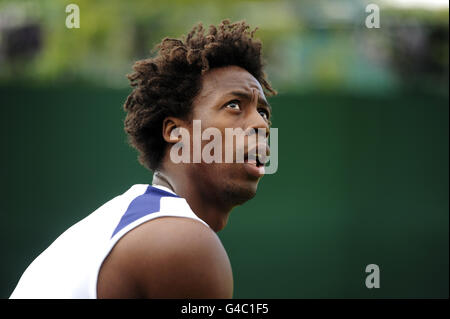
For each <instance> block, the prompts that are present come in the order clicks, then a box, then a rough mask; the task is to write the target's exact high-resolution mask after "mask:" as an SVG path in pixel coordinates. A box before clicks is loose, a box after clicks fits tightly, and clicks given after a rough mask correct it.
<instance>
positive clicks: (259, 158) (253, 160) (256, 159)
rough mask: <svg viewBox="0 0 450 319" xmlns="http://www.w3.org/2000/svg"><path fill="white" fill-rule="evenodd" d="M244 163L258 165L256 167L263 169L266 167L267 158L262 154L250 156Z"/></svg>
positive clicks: (247, 156) (246, 157)
mask: <svg viewBox="0 0 450 319" xmlns="http://www.w3.org/2000/svg"><path fill="white" fill-rule="evenodd" d="M244 162H245V163H248V164H253V165H256V167H261V166H264V162H265V156H263V155H261V154H249V155H246V156H245V158H244Z"/></svg>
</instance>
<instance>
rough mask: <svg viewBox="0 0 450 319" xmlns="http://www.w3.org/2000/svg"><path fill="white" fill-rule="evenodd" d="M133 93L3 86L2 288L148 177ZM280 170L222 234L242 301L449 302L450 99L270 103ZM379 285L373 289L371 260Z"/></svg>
mask: <svg viewBox="0 0 450 319" xmlns="http://www.w3.org/2000/svg"><path fill="white" fill-rule="evenodd" d="M127 94H128V90H112V89H100V88H92V87H91V88H87V87H81V86H80V87H73V86H71V87H65V88H61V87H54V88H51V87H35V88H31V87H28V88H27V87H24V86H12V85H10V86H7V87H5V86H4V87H0V101H1V103H2V108H1V111H2V115H1V120H0V121H1V123H0V129H1V143H2V156H1V160H0V161H1V162H0V163H1V181H2V183H1V193H2V201H1V204H0V214H1V216H0V221H1V223H0V236H1V237H0V243H1V252H2V254H1V256H2V257H1V264H0V297H3V298H6V297H9V295H10V293H11V292H12V290H13V288H14V287H15V285H16V283H17V281H18V279H19V277H20V275H21V274H22V272H23V271H24V270H25V268H26V267H27V266H28V264H29V263H30V262H31V261H32V260H33V259H34V258H35V257H36V256H37V255H38V254H39V253H40V252H41V251H43V250H44V249H45V248H46V247H47V246H48V245H49V244H50V243H51V242H52V241H53V240H54V239H55V238H56V237H57V236H58V235H59V234H60V233H62V232H63V231H64V230H66V229H67V228H68V227H69V226H71V225H72V224H74V223H75V222H77V221H78V220H80V219H82V218H83V217H85V216H86V215H88V214H90V213H91V212H92V211H94V210H95V209H96V208H97V207H99V206H100V205H102V204H103V203H104V202H106V201H108V200H109V199H111V198H112V197H114V196H116V195H118V194H120V193H122V192H124V191H125V190H126V189H127V188H128V187H129V186H130V185H131V184H135V183H150V182H151V174H150V172H147V171H146V170H145V169H144V168H142V167H141V166H140V165H139V164H138V163H137V160H136V153H135V152H134V151H133V150H132V149H131V148H130V147H129V146H128V145H127V144H126V137H125V134H124V133H123V129H122V121H123V117H124V113H123V112H122V109H121V105H122V103H123V101H124V99H125V97H126V96H127ZM271 103H272V105H273V108H274V125H273V126H274V127H277V128H279V138H280V141H279V171H278V172H277V173H276V174H275V175H271V176H265V177H264V178H263V180H262V182H261V183H260V188H259V192H258V194H257V196H256V197H255V199H253V200H251V201H250V202H248V203H247V204H245V205H244V206H242V207H239V208H237V209H235V211H233V212H232V214H231V216H230V220H229V224H228V226H227V227H226V228H225V230H223V231H222V232H221V233H219V235H220V237H221V238H222V240H223V243H224V246H225V248H226V249H227V251H228V253H229V256H230V259H231V263H232V267H233V271H234V278H235V297H236V298H281V297H284V298H323V297H330V298H350V297H352V298H381V297H384V298H399V297H401V298H408V297H413V298H417V297H445V298H447V297H448V294H449V291H448V282H449V278H448V269H449V258H448V253H449V247H448V243H449V241H448V239H449V238H448V228H449V213H448V212H449V207H448V206H449V201H448V177H449V172H448V163H449V161H448V160H449V158H448V142H449V141H448V136H449V135H448V97H438V96H432V95H426V94H419V93H416V94H411V92H405V93H403V94H401V93H399V94H394V95H391V96H384V97H383V96H367V95H359V96H357V95H355V96H352V95H349V94H347V95H343V94H333V93H328V94H325V93H320V94H319V93H310V94H304V95H281V96H279V97H276V98H273V99H272V100H271ZM371 263H375V264H378V265H379V266H380V269H381V288H380V289H372V290H369V289H367V288H366V287H365V284H364V283H365V277H366V275H367V274H366V273H365V271H364V270H365V267H366V265H368V264H371Z"/></svg>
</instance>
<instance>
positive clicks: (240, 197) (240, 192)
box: [223, 182, 258, 206]
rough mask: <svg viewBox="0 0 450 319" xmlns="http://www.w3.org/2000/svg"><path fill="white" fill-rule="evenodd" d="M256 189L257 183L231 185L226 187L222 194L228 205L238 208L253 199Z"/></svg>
mask: <svg viewBox="0 0 450 319" xmlns="http://www.w3.org/2000/svg"><path fill="white" fill-rule="evenodd" d="M257 188H258V183H257V182H251V183H250V182H247V183H245V184H244V183H243V184H241V183H232V184H228V185H226V186H225V189H224V190H223V192H224V194H225V196H226V200H227V202H228V203H230V204H232V205H233V206H238V205H242V204H244V203H245V202H247V201H249V200H250V199H252V198H253V197H255V195H256V190H257Z"/></svg>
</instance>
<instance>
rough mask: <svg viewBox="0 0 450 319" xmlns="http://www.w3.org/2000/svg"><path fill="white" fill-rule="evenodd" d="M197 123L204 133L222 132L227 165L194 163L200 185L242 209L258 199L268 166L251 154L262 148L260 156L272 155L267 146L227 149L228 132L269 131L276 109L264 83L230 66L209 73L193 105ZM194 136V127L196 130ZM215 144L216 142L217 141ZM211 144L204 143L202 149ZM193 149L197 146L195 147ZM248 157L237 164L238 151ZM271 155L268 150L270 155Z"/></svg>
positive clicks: (250, 143) (244, 143)
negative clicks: (210, 130)
mask: <svg viewBox="0 0 450 319" xmlns="http://www.w3.org/2000/svg"><path fill="white" fill-rule="evenodd" d="M192 112H193V113H192V115H193V116H192V119H193V120H200V121H201V130H202V132H203V131H204V130H205V129H207V128H209V127H214V128H217V129H218V130H219V131H220V132H221V138H222V143H221V144H222V162H221V163H215V162H213V163H209V164H208V163H205V162H204V161H203V159H202V162H201V163H193V164H190V165H191V167H190V168H191V169H190V170H189V171H190V174H191V176H192V178H193V179H192V180H193V181H194V182H195V183H202V185H201V186H202V187H205V189H207V190H209V191H210V193H211V195H212V196H219V197H221V200H226V201H229V203H231V204H235V205H238V204H242V203H244V202H245V201H247V200H249V199H251V198H252V197H253V196H255V194H256V189H257V186H258V182H259V180H260V178H261V177H262V175H263V171H264V169H263V167H264V166H263V165H262V166H261V164H260V163H259V162H257V161H255V160H254V159H253V158H252V157H251V156H250V159H248V158H247V155H248V154H251V153H252V150H253V149H255V148H256V147H257V143H258V144H259V145H258V146H259V150H258V151H259V152H258V153H261V152H263V153H264V154H263V155H265V154H266V149H265V147H266V146H267V144H266V141H264V140H262V141H261V139H258V140H256V138H255V137H256V135H254V136H253V137H254V138H253V139H250V138H248V136H246V137H245V138H241V139H238V138H234V139H235V143H234V147H229V145H230V144H227V145H228V146H226V140H225V135H226V128H228V129H242V131H244V132H249V130H251V129H254V130H257V129H265V130H266V132H267V134H268V132H269V119H270V112H271V110H270V107H269V105H268V103H267V101H266V98H265V96H264V92H263V90H262V87H261V85H260V83H259V82H258V81H257V80H256V79H255V77H253V76H252V75H251V74H250V73H249V72H247V71H246V70H245V69H243V68H240V67H237V66H227V67H221V68H215V69H212V70H209V71H208V72H206V73H205V74H204V75H203V76H202V89H201V91H200V92H199V94H198V95H197V97H196V99H195V100H194V103H193V109H192ZM190 131H191V136H193V134H192V127H191V128H190ZM211 140H212V137H211ZM211 140H205V141H202V149H203V148H204V146H205V145H206V144H208V143H209V142H210V141H211ZM191 145H192V143H191ZM238 150H240V151H241V152H242V153H243V154H244V160H245V162H244V163H242V162H241V163H237V157H236V152H237V151H238ZM230 151H231V152H232V153H233V159H234V160H233V163H226V162H225V153H226V152H230ZM267 151H268V150H267Z"/></svg>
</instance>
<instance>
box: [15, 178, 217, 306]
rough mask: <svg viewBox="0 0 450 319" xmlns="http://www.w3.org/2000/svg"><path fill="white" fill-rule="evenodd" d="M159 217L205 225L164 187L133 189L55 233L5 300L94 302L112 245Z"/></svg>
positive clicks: (137, 186) (182, 200)
mask: <svg viewBox="0 0 450 319" xmlns="http://www.w3.org/2000/svg"><path fill="white" fill-rule="evenodd" d="M163 216H176V217H187V218H193V219H196V220H198V221H200V222H202V223H203V224H205V225H206V226H208V224H206V223H205V222H204V221H203V220H201V219H200V218H199V217H198V216H197V215H195V213H194V212H193V211H192V210H191V208H190V207H189V205H188V203H187V202H186V200H185V199H184V198H181V197H179V196H177V195H176V194H175V193H173V192H172V191H171V190H169V189H168V188H166V187H163V186H159V185H153V186H151V185H144V184H139V185H134V186H132V187H131V188H130V189H129V190H128V191H126V192H125V193H124V194H122V195H120V196H117V197H115V198H113V199H112V200H110V201H109V202H107V203H105V204H104V205H103V206H101V207H100V208H98V209H97V210H96V211H94V212H93V213H92V214H90V215H89V216H87V217H86V218H84V219H83V220H81V221H79V222H78V223H76V224H75V225H73V226H72V227H70V228H69V229H67V230H66V231H65V232H64V233H63V234H62V235H60V236H59V237H58V238H57V239H56V240H55V241H54V242H53V243H52V244H51V245H50V246H49V247H48V248H47V249H46V250H45V251H44V252H42V253H41V254H40V255H39V256H38V257H37V258H36V259H35V260H34V261H33V262H32V263H31V264H30V265H29V266H28V268H27V269H26V270H25V272H24V273H23V275H22V277H21V278H20V280H19V283H18V284H17V286H16V288H15V289H14V291H13V293H12V294H11V296H10V298H27V299H41V298H52V299H57V298H67V299H68V298H97V278H98V273H99V271H100V267H101V265H102V263H103V261H104V260H105V258H106V257H107V256H108V254H109V253H110V251H111V249H112V248H113V247H114V245H115V244H116V243H117V241H118V240H119V239H120V238H121V237H122V236H124V235H125V234H126V233H127V232H129V231H130V230H132V229H133V228H135V227H137V226H139V225H140V224H142V223H144V222H147V221H149V220H151V219H155V218H158V217H163ZM208 227H209V226H208Z"/></svg>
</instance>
